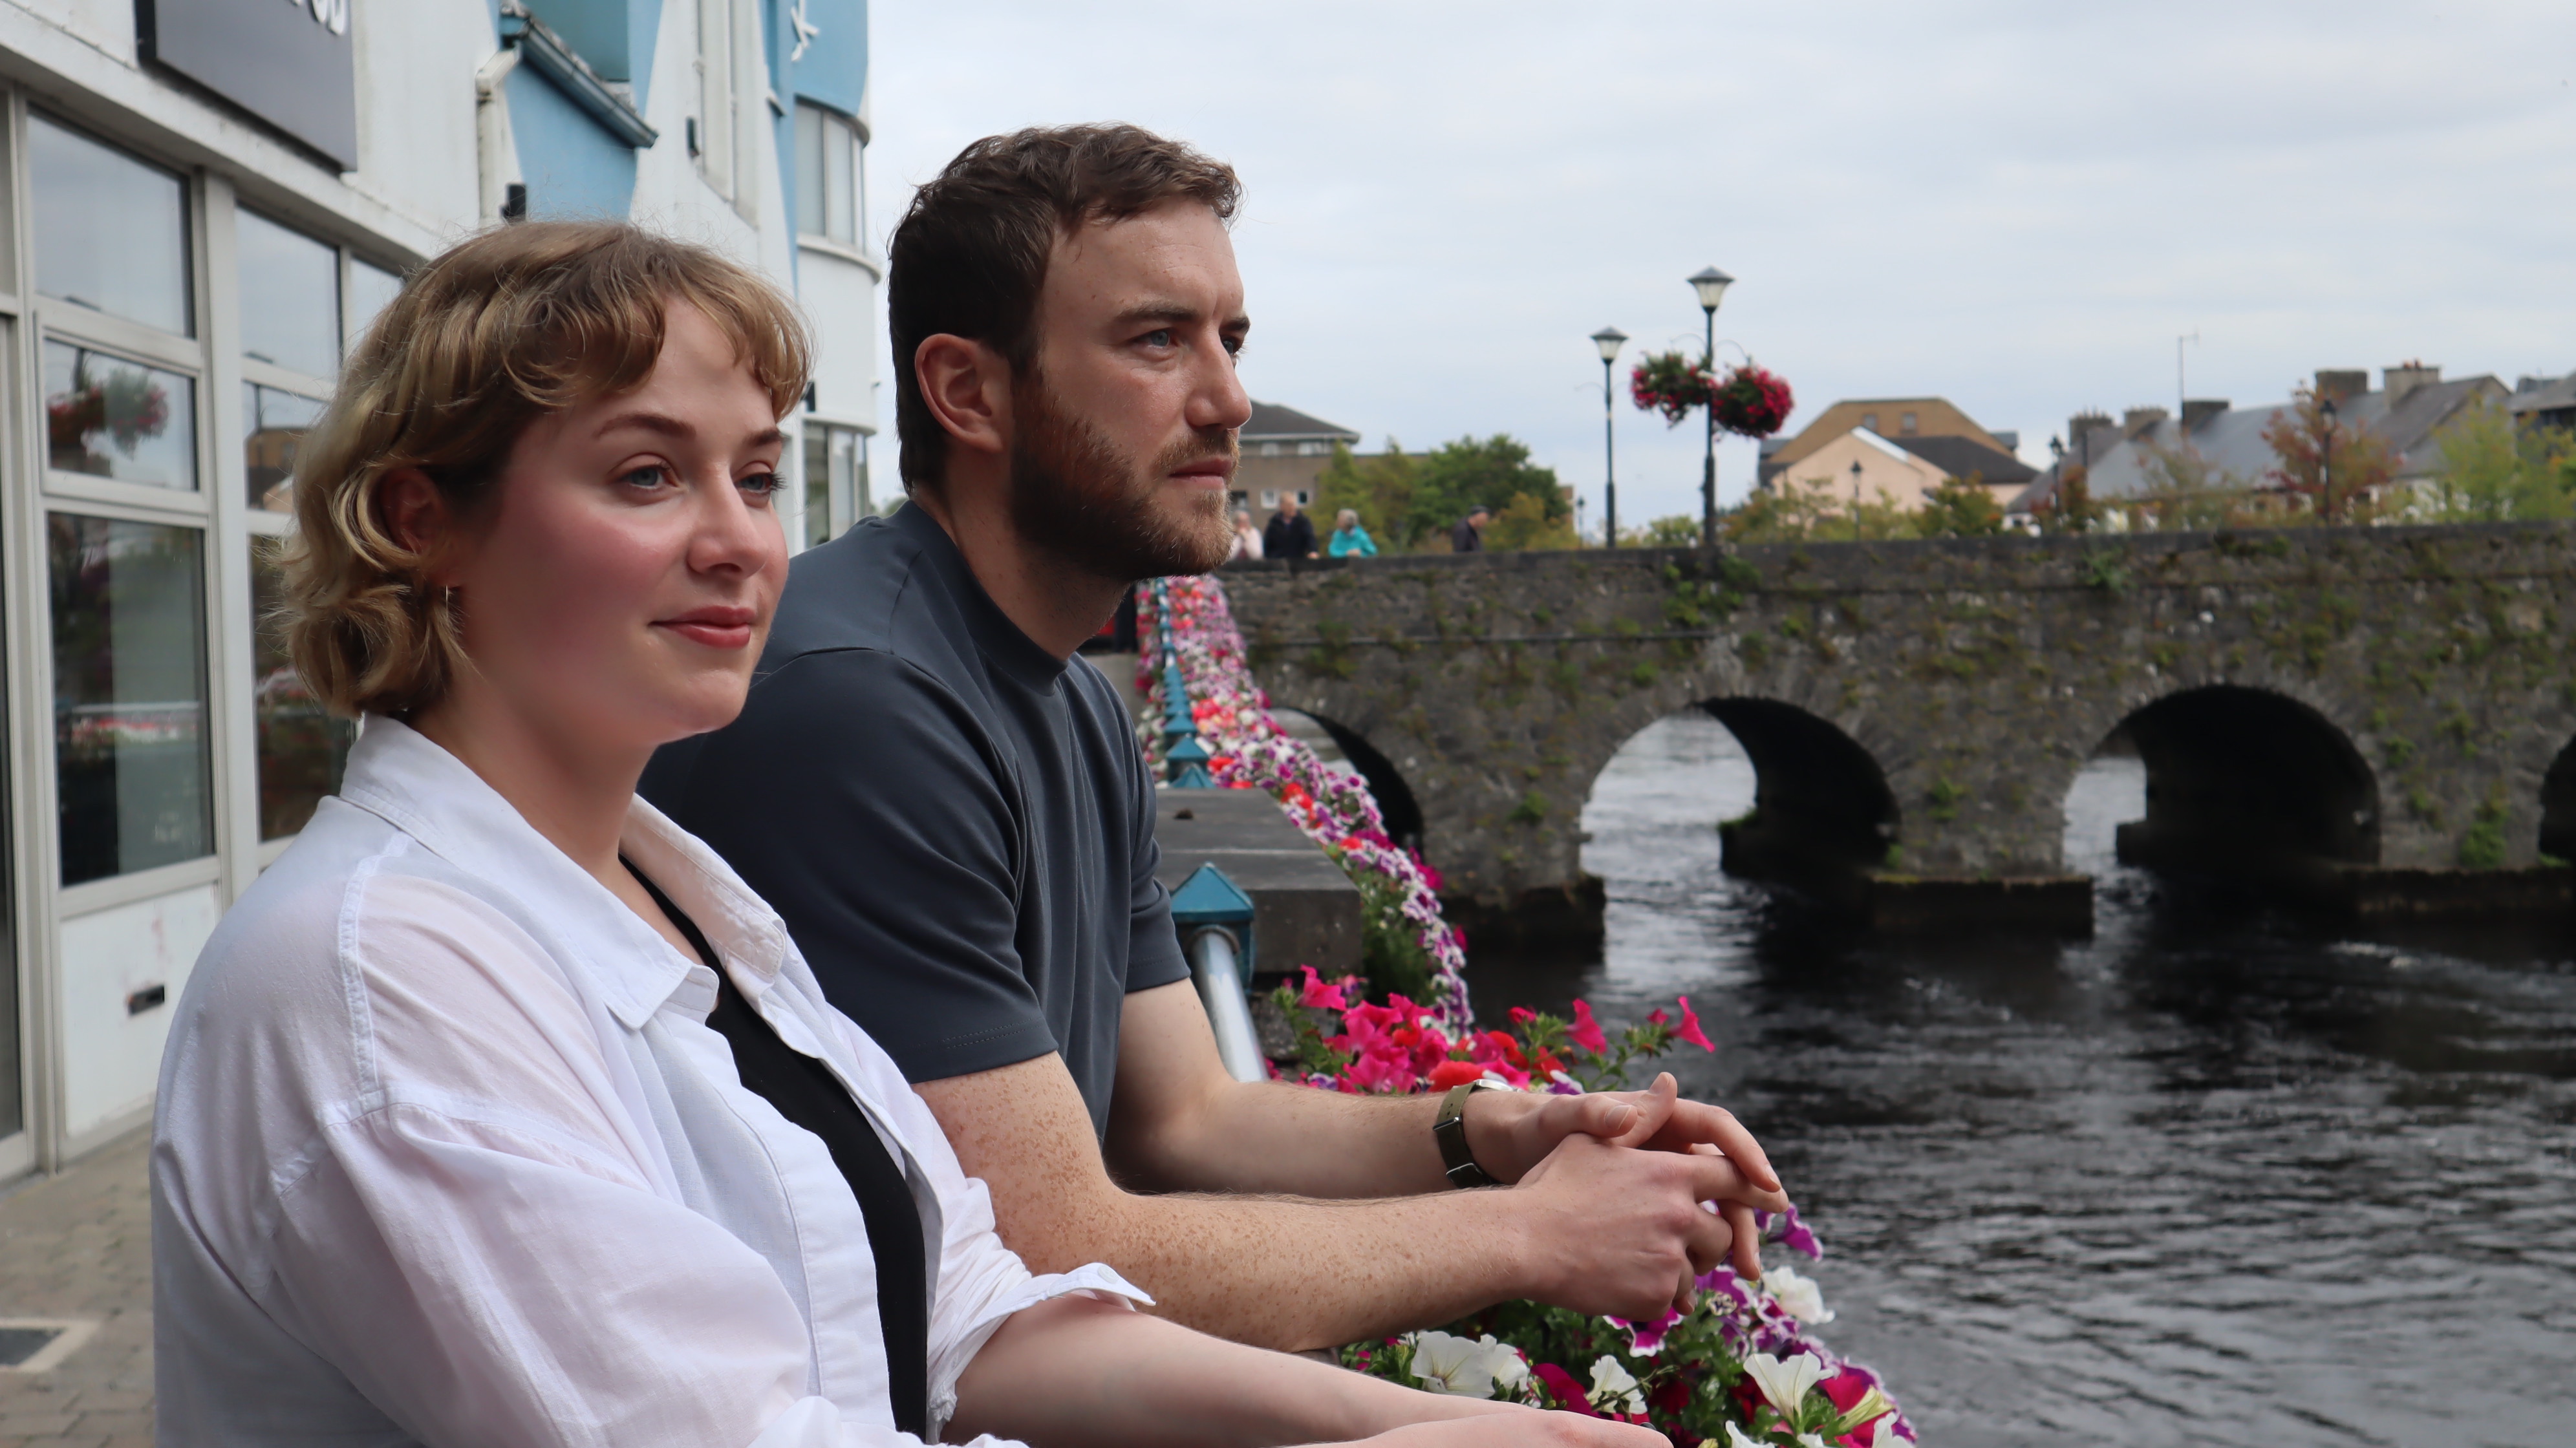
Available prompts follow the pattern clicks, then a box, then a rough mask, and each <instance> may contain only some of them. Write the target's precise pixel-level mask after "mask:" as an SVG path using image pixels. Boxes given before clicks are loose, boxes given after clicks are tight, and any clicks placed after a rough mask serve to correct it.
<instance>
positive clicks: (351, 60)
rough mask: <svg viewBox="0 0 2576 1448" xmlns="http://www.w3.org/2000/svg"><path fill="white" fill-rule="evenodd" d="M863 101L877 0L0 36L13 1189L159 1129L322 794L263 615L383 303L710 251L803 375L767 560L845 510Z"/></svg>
mask: <svg viewBox="0 0 2576 1448" xmlns="http://www.w3.org/2000/svg"><path fill="white" fill-rule="evenodd" d="M867 67H868V46H867V9H866V4H865V0H153V3H152V4H150V5H144V6H138V5H137V4H136V3H135V0H0V217H6V218H8V225H7V227H6V228H0V229H5V230H6V231H7V233H8V234H7V235H6V236H5V237H0V241H5V242H6V244H5V245H0V349H6V356H5V359H0V360H5V364H6V365H5V366H0V710H5V713H4V714H0V724H5V731H4V732H0V1181H5V1180H7V1179H8V1178H10V1177H14V1176H17V1175H20V1174H23V1173H25V1172H27V1171H29V1170H31V1169H42V1168H45V1167H49V1166H52V1165H56V1164H59V1163H61V1162H64V1161H67V1160H69V1159H72V1158H75V1157H78V1156H81V1155H83V1154H85V1153H87V1152H89V1151H92V1150H94V1149H96V1148H98V1147H100V1146H102V1145H104V1144H106V1143H108V1142H110V1141H114V1140H116V1139H118V1138H120V1137H122V1136H124V1135H125V1134H127V1133H129V1132H131V1131H133V1130H135V1129H136V1128H137V1127H139V1126H140V1125H142V1124H143V1123H144V1122H145V1121H147V1120H148V1119H149V1117H150V1112H151V1105H152V1089H153V1082H154V1079H155V1077H156V1075H157V1072H158V1068H159V1062H160V1054H161V1044H162V1038H163V1033H164V1032H165V1031H166V1029H167V1023H168V1020H169V1016H170V1006H171V1004H172V1003H174V1002H175V1001H177V999H178V997H179V993H180V990H181V987H182V986H183V985H184V984H185V982H186V979H187V974H188V970H189V967H190V965H191V964H192V963H193V961H194V960H195V957H196V954H197V951H198V948H199V947H200V946H201V945H202V944H203V943H204V941H205V939H206V936H207V934H208V933H209V932H210V931H211V930H212V929H213V927H214V924H215V921H216V920H217V918H219V917H220V916H221V914H222V913H223V911H224V909H225V908H226V907H227V906H229V905H230V904H231V903H232V902H233V901H234V900H235V899H237V898H239V896H240V894H241V892H242V891H243V890H245V889H247V888H248V887H249V885H250V883H251V882H252V881H253V880H255V879H257V878H258V875H259V872H260V870H261V869H262V868H264V867H265V866H266V865H267V864H268V863H269V862H270V861H272V860H274V859H276V858H277V856H278V854H279V853H280V852H282V851H283V850H284V849H285V848H286V846H287V844H288V843H289V842H290V841H291V840H292V839H293V838H294V836H295V834H296V833H297V832H298V831H299V830H301V829H302V828H303V827H304V823H305V821H306V820H307V819H308V818H309V817H310V816H311V815H312V813H313V809H314V807H315V804H316V802H317V801H318V800H319V799H320V798H321V797H322V796H323V795H325V794H327V793H329V792H330V791H331V790H332V789H333V788H335V787H336V786H337V784H338V780H339V767H340V761H341V758H342V756H343V754H344V752H345V750H346V748H347V745H348V741H349V731H348V728H347V726H346V725H344V724H339V723H335V722H333V721H331V720H329V719H327V718H325V717H324V716H323V715H322V713H321V711H320V710H319V709H318V708H317V707H315V705H314V704H313V701H312V700H311V699H310V697H309V696H307V695H306V694H305V693H304V691H303V689H302V687H301V686H300V684H299V683H298V682H297V681H296V679H295V675H294V671H293V669H292V668H291V667H289V665H288V663H287V660H286V659H285V657H284V652H283V649H282V647H281V646H280V642H279V641H278V640H277V639H276V638H275V637H274V636H273V635H272V634H270V633H267V632H264V631H263V630H262V629H260V628H259V627H258V626H257V624H256V620H257V619H259V618H260V617H261V616H262V614H263V613H265V612H266V611H267V610H268V609H269V608H270V607H271V606H272V605H273V604H274V603H275V602H276V601H277V599H278V591H279V575H278V571H277V568H276V564H275V556H276V551H277V548H278V544H279V540H280V539H281V538H282V537H283V536H284V534H285V533H286V531H287V529H288V528H289V526H290V525H291V519H290V503H289V499H290V496H291V490H292V487H293V465H294V457H295V448H296V442H297V439H298V438H299V437H300V436H301V434H302V431H303V429H304V428H305V427H307V426H309V425H310V424H311V422H312V421H313V419H314V418H315V416H316V415H318V413H319V412H320V410H321V407H322V404H323V400H324V399H326V398H328V397H329V396H330V393H331V389H332V386H333V385H334V380H335V377H336V375H337V373H338V371H339V367H340V362H341V357H342V355H343V353H344V351H345V349H346V347H347V345H348V342H349V341H350V340H351V339H352V338H354V337H356V336H357V335H358V334H359V333H360V332H361V331H362V330H363V329H364V328H365V327H366V325H367V323H368V322H369V321H370V320H371V319H372V318H373V317H374V316H375V314H376V312H377V311H378V310H379V309H381V308H382V307H383V305H384V304H385V302H386V301H387V300H389V299H390V298H391V297H392V295H393V293H394V291H395V290H396V289H397V288H398V287H399V285H400V282H401V274H402V272H403V271H404V269H406V268H408V267H410V266H413V265H415V264H417V263H419V262H420V261H422V260H423V259H425V258H427V257H429V256H431V255H434V254H435V253H436V252H438V251H439V250H440V249H441V248H443V247H445V246H446V245H448V244H449V243H450V242H452V241H453V240H454V239H455V238H456V237H458V236H459V235H461V234H463V233H465V232H467V231H470V230H472V229H474V228H476V227H479V226H485V225H498V224H503V223H504V222H505V221H506V220H507V219H508V218H511V217H516V216H529V217H550V216H624V217H631V218H634V219H635V220H638V221H641V222H643V223H645V224H648V225H651V226H655V227H658V228H663V229H666V230H669V231H672V232H674V233H676V234H680V235H684V236H687V237H690V238H692V239H694V240H700V241H704V242H707V243H710V244H712V245H715V246H718V247H720V248H722V249H724V250H725V251H727V252H729V253H730V254H732V255H734V256H737V257H739V258H741V259H742V260H744V261H746V262H748V263H750V264H752V265H754V266H757V267H759V268H760V269H762V270H763V271H765V272H767V273H768V274H769V275H771V276H772V277H774V278H776V279H777V280H778V281H779V282H780V283H781V284H782V285H783V286H786V287H788V288H790V289H791V290H792V291H793V292H794V294H795V295H796V297H797V298H798V300H799V301H800V303H802V305H803V306H804V307H805V309H806V311H807V312H808V314H809V315H810V316H811V318H812V320H813V323H814V330H815V334H816V336H817V337H818V338H819V339H820V343H821V358H820V367H819V370H818V373H817V376H816V378H815V383H814V389H813V391H812V393H811V395H810V396H809V398H808V400H807V403H806V405H805V406H804V407H803V408H802V409H801V410H800V411H799V414H798V417H797V419H796V420H795V423H794V426H796V427H797V428H798V429H799V430H800V432H801V438H800V445H799V446H798V447H797V448H796V449H795V451H794V453H793V454H792V457H793V460H794V461H793V463H792V466H793V468H794V469H795V470H796V471H797V474H798V477H799V479H800V482H801V486H800V488H799V492H798V495H797V497H796V499H795V500H793V501H792V502H791V503H790V504H789V507H788V513H789V516H788V526H789V531H790V536H791V542H792V543H793V544H794V545H795V546H799V547H803V546H809V545H810V544H812V543H814V542H817V541H820V540H822V539H823V538H826V537H829V536H832V535H833V534H836V533H838V532H840V531H841V530H843V529H844V528H847V527H848V526H849V525H850V523H851V522H852V521H853V520H854V519H855V518H856V517H858V516H859V515H860V514H862V513H865V512H869V511H872V510H873V505H874V504H875V502H876V499H875V498H874V496H873V493H872V489H871V487H870V484H869V478H868V467H867V463H868V440H869V439H868V434H869V431H870V429H871V425H872V421H873V419H874V417H875V413H876V407H875V400H874V392H875V377H874V370H873V361H872V359H873V357H874V355H875V351H876V337H875V332H876V325H877V322H876V318H877V305H876V288H877V284H878V280H879V277H880V275H881V273H882V263H881V262H880V260H879V253H878V250H877V243H876V241H875V239H874V233H873V231H872V230H871V227H870V221H869V218H868V217H867V215H866V214H865V209H864V201H863V195H864V191H863V187H862V184H861V178H862V176H863V174H864V167H865V164H866V150H867V138H868V125H867V108H868V95H867V74H868V71H867ZM120 409H122V412H120ZM138 409H140V410H139V411H138Z"/></svg>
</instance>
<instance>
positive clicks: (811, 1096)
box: [626, 863, 930, 1439]
mask: <svg viewBox="0 0 2576 1448" xmlns="http://www.w3.org/2000/svg"><path fill="white" fill-rule="evenodd" d="M626 870H627V873H628V874H631V875H633V876H634V877H635V878H636V880H637V882H638V883H640V884H642V885H643V887H644V888H645V890H647V891H648V892H650V893H651V894H652V896H653V903H654V904H656V905H659V906H661V907H662V913H663V914H665V915H668V916H670V917H671V923H672V924H673V925H676V926H678V927H680V933H681V934H682V935H685V936H687V937H688V938H689V944H691V945H693V946H695V947H696V948H697V952H698V959H700V960H703V961H705V962H706V963H707V969H709V970H712V971H714V972H715V973H716V1007H715V1010H714V1011H712V1012H710V1013H709V1014H708V1016H707V1024H708V1025H709V1026H711V1027H713V1028H714V1029H715V1031H716V1033H717V1034H718V1035H720V1036H723V1037H724V1038H725V1041H726V1043H727V1044H728V1045H730V1046H732V1047H733V1064H734V1069H735V1070H736V1071H737V1072H739V1073H741V1075H742V1085H743V1089H744V1090H746V1091H749V1092H751V1093H752V1094H753V1095H755V1096H759V1097H762V1098H764V1099H765V1100H767V1101H768V1102H769V1104H770V1105H772V1106H774V1107H777V1108H778V1114H779V1115H781V1116H784V1117H786V1118H787V1120H788V1122H789V1123H790V1124H791V1125H795V1126H800V1127H803V1128H804V1129H805V1130H807V1131H810V1132H812V1133H814V1135H816V1136H817V1137H820V1138H821V1139H822V1142H823V1145H824V1146H825V1147H826V1148H827V1149H829V1150H830V1152H831V1153H832V1165H834V1166H836V1167H839V1168H840V1169H841V1175H842V1176H843V1177H845V1178H847V1179H848V1181H849V1183H850V1192H851V1194H852V1195H854V1196H856V1197H857V1198H858V1199H859V1215H860V1216H861V1217H863V1218H865V1219H866V1221H867V1225H868V1254H869V1255H870V1256H872V1257H874V1258H875V1259H876V1265H877V1322H878V1326H879V1329H880V1330H881V1332H882V1333H883V1335H884V1337H885V1356H886V1395H887V1396H888V1397H889V1398H890V1399H892V1401H893V1408H894V1425H895V1427H896V1428H898V1429H900V1430H901V1431H903V1432H906V1433H910V1434H912V1435H913V1436H914V1437H916V1438H925V1439H926V1438H928V1437H929V1436H930V1428H929V1422H930V1259H929V1255H928V1254H929V1248H928V1247H927V1246H926V1245H925V1244H924V1242H923V1241H922V1236H921V1208H920V1207H919V1206H918V1205H916V1204H915V1203H914V1202H913V1199H912V1188H911V1186H910V1185H909V1184H907V1183H906V1182H905V1181H904V1179H903V1167H902V1166H901V1165H900V1164H898V1163H897V1162H896V1161H895V1159H894V1153H893V1152H892V1151H890V1150H888V1149H887V1147H886V1144H885V1139H884V1138H883V1137H880V1136H878V1135H877V1130H876V1128H875V1127H874V1126H872V1125H870V1124H869V1123H868V1117H867V1113H866V1112H864V1111H862V1110H860V1109H859V1103H858V1102H857V1101H855V1100H853V1099H851V1096H850V1093H849V1089H848V1088H847V1087H844V1086H843V1085H842V1084H841V1078H839V1077H838V1076H835V1075H833V1074H832V1068H831V1067H829V1066H826V1065H824V1064H823V1063H822V1062H821V1061H818V1060H816V1059H814V1058H813V1057H812V1056H808V1055H806V1054H805V1053H804V1052H802V1051H799V1050H797V1049H796V1048H795V1047H793V1046H790V1045H788V1044H787V1043H786V1042H785V1041H782V1040H780V1039H779V1038H778V1033H777V1032H776V1031H774V1030H771V1029H770V1027H769V1023H768V1022H767V1021H764V1020H762V1019H761V1018H760V1013H759V1012H758V1011H755V1010H753V1009H752V1007H751V1002H750V1001H747V1000H745V999H743V994H742V991H741V990H740V989H738V988H737V987H736V986H735V985H734V983H733V977H732V976H730V975H728V974H726V973H725V968H724V965H723V963H722V962H721V961H718V960H717V959H716V953H715V950H714V948H713V947H711V946H709V945H708V944H707V937H706V935H705V933H704V932H702V931H700V930H699V929H698V924H697V922H696V921H694V920H691V919H690V918H689V917H688V916H687V915H685V914H683V913H681V910H680V907H679V906H677V905H674V904H672V903H671V897H670V896H668V895H665V894H663V893H662V890H661V887H660V886H658V885H655V884H654V883H653V882H652V881H651V880H647V879H645V878H644V872H643V871H641V870H638V869H636V868H635V866H634V865H633V864H631V863H629V864H627V866H626Z"/></svg>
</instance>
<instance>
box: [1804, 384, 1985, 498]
mask: <svg viewBox="0 0 2576 1448" xmlns="http://www.w3.org/2000/svg"><path fill="white" fill-rule="evenodd" d="M1856 427H1858V428H1866V429H1868V430H1869V431H1871V432H1874V433H1876V434H1878V435H1879V436H1880V437H1882V438H1886V439H1889V440H1891V441H1894V442H1898V443H1906V442H1910V441H1912V440H1914V439H1917V438H1943V437H1954V438H1964V439H1966V440H1967V441H1969V442H1973V443H1975V444H1977V445H1978V446H1980V447H1985V448H1990V449H1992V450H1993V451H1995V452H1998V453H2003V454H2006V455H2009V454H2010V453H2011V452H2012V450H2013V449H2014V448H2016V447H2018V446H2020V445H2021V439H2020V437H2019V436H2018V435H2016V434H2014V433H2009V432H2003V433H1998V432H1993V431H1989V430H1988V429H1986V428H1983V427H1980V426H1978V425H1977V423H1976V421H1975V420H1974V419H1972V418H1970V417H1969V416H1968V415H1967V414H1966V413H1964V412H1961V411H1960V410H1959V409H1958V408H1957V407H1956V406H1953V405H1952V404H1951V402H1950V400H1949V399H1948V398H1945V397H1862V398H1850V399H1846V400H1844V401H1841V402H1837V403H1835V404H1834V405H1833V406H1831V407H1828V408H1826V409H1825V410H1824V411H1823V412H1821V413H1818V414H1817V415H1816V419H1815V420H1814V421H1813V422H1810V423H1808V424H1807V425H1806V426H1805V427H1803V428H1800V429H1799V430H1798V432H1797V434H1796V435H1795V436H1793V437H1786V438H1780V439H1776V440H1774V441H1771V442H1768V443H1765V444H1764V445H1763V448H1762V470H1761V485H1762V486H1763V487H1766V488H1767V487H1769V486H1771V484H1772V481H1773V480H1774V479H1776V478H1778V477H1779V476H1781V475H1782V474H1784V473H1787V472H1789V471H1791V470H1793V469H1794V470H1795V471H1796V473H1797V475H1798V476H1799V477H1802V478H1804V477H1809V476H1812V475H1813V469H1811V468H1809V467H1808V466H1807V465H1806V464H1807V459H1808V458H1809V457H1811V456H1813V455H1814V454H1815V453H1817V452H1818V451H1820V450H1821V449H1823V448H1824V447H1826V446H1827V445H1828V444H1830V443H1834V442H1837V441H1840V440H1841V439H1842V438H1843V437H1844V436H1845V435H1847V434H1849V433H1850V432H1851V430H1852V429H1853V428H1856ZM1845 471H1849V468H1848V466H1846V468H1845Z"/></svg>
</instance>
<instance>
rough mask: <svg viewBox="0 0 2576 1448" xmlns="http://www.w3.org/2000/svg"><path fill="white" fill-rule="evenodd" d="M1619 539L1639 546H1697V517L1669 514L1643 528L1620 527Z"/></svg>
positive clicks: (1685, 514)
mask: <svg viewBox="0 0 2576 1448" xmlns="http://www.w3.org/2000/svg"><path fill="white" fill-rule="evenodd" d="M1619 541H1620V542H1622V543H1629V544H1634V545H1636V546H1637V547H1640V548H1696V547H1698V546H1699V519H1697V518H1694V517H1691V516H1690V515H1689V514H1687V513H1673V514H1669V515H1667V516H1665V517H1661V518H1657V519H1655V520H1654V521H1652V522H1650V523H1648V524H1647V525H1646V526H1645V527H1643V528H1626V529H1622V530H1621V531H1620V533H1619Z"/></svg>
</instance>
